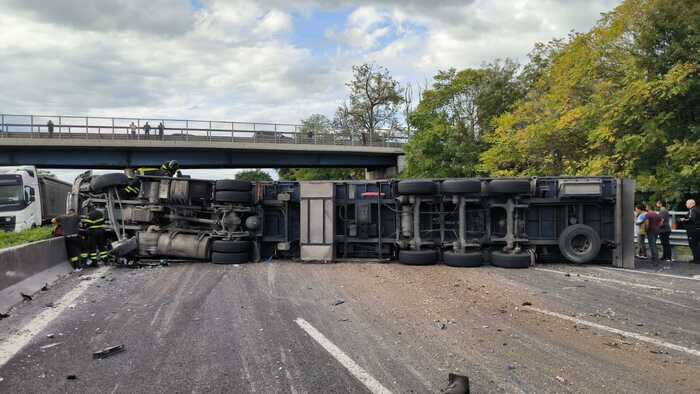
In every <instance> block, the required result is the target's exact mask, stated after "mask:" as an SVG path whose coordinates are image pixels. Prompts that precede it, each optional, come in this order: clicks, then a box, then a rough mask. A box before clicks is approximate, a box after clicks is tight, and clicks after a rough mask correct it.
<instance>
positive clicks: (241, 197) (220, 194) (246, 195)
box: [214, 190, 253, 203]
mask: <svg viewBox="0 0 700 394" xmlns="http://www.w3.org/2000/svg"><path fill="white" fill-rule="evenodd" d="M252 199H253V195H252V194H251V193H250V192H249V191H248V192H239V191H231V190H224V191H217V192H216V193H214V200H216V202H222V203H249V202H251V200H252Z"/></svg>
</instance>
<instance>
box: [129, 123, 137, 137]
mask: <svg viewBox="0 0 700 394" xmlns="http://www.w3.org/2000/svg"><path fill="white" fill-rule="evenodd" d="M129 131H131V138H133V139H136V124H134V122H131V124H130V125H129Z"/></svg>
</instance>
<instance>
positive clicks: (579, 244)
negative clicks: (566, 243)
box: [571, 234, 593, 254]
mask: <svg viewBox="0 0 700 394" xmlns="http://www.w3.org/2000/svg"><path fill="white" fill-rule="evenodd" d="M592 247H593V243H592V242H591V239H590V238H589V237H587V236H585V235H583V234H578V235H576V236H575V237H574V238H573V239H572V240H571V249H573V251H574V253H576V254H585V253H587V252H588V251H590V250H591V248H592Z"/></svg>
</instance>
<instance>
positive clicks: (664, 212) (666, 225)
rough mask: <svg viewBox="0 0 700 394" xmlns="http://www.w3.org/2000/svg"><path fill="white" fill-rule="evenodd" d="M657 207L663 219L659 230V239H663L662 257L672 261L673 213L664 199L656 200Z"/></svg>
mask: <svg viewBox="0 0 700 394" xmlns="http://www.w3.org/2000/svg"><path fill="white" fill-rule="evenodd" d="M656 209H658V210H659V216H661V220H662V223H661V231H660V232H659V240H661V249H662V250H663V253H662V256H661V259H662V260H664V261H671V257H672V256H671V238H670V237H671V214H670V213H669V212H668V208H666V204H665V203H664V202H663V201H657V202H656Z"/></svg>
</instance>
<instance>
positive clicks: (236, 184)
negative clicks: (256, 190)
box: [215, 179, 253, 192]
mask: <svg viewBox="0 0 700 394" xmlns="http://www.w3.org/2000/svg"><path fill="white" fill-rule="evenodd" d="M215 187H216V191H217V192H218V191H224V190H228V191H234V192H249V191H251V190H252V189H253V184H252V183H250V182H248V181H238V180H235V179H222V180H219V181H216V186H215Z"/></svg>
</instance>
